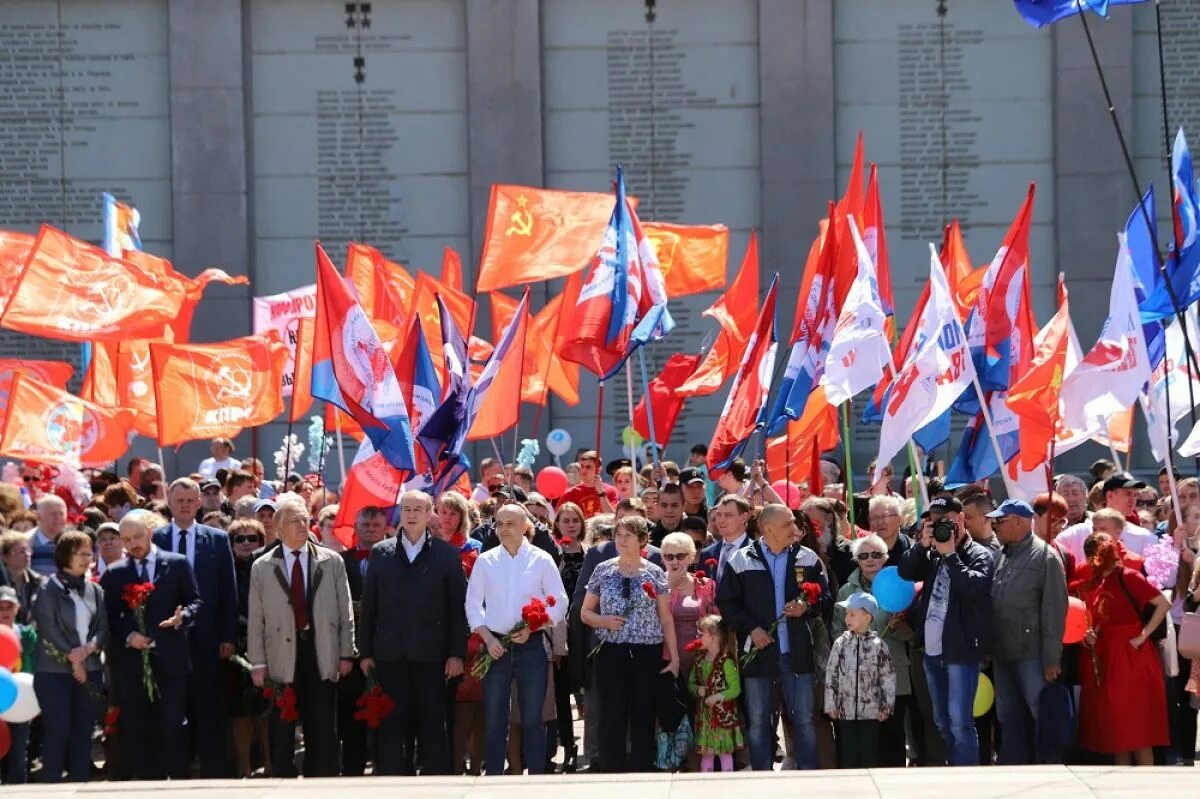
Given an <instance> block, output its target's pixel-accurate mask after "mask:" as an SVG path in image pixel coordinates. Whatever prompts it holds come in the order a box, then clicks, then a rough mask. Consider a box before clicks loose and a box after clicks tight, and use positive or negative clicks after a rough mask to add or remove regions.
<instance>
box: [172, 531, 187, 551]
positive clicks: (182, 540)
mask: <svg viewBox="0 0 1200 799" xmlns="http://www.w3.org/2000/svg"><path fill="white" fill-rule="evenodd" d="M187 537H188V531H187V530H180V531H179V548H178V549H176V550H175V551H176V552H178V553H179V554H180V555H183V556H184V557H185V558H186V557H187Z"/></svg>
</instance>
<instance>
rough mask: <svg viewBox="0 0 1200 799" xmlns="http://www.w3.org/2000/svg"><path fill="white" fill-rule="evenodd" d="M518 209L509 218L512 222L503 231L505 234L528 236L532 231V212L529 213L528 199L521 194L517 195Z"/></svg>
mask: <svg viewBox="0 0 1200 799" xmlns="http://www.w3.org/2000/svg"><path fill="white" fill-rule="evenodd" d="M517 206H518V210H516V211H513V213H512V216H510V217H509V219H511V220H512V224H511V225H509V226H508V229H507V230H505V231H504V235H505V236H513V235H517V236H529V235H530V234H532V233H533V214H531V213H529V207H528V206H529V200H528V199H526V197H525V195H524V194H522V195H520V196H518V197H517Z"/></svg>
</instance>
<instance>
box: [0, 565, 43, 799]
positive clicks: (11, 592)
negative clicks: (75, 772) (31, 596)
mask: <svg viewBox="0 0 1200 799" xmlns="http://www.w3.org/2000/svg"><path fill="white" fill-rule="evenodd" d="M20 610H21V600H20V598H19V597H18V596H17V590H16V589H15V588H13V587H12V586H11V585H5V586H0V627H12V628H13V629H14V630H15V631H16V633H17V637H18V638H19V639H20V641H21V660H20V662H19V663H18V666H17V668H15V669H13V671H23V672H25V673H26V674H32V673H33V667H34V664H35V663H37V640H38V639H37V631H36V630H35V629H33V627H31V626H30V625H28V624H17V614H18V613H19V612H20ZM4 665H5V666H11V665H12V664H10V663H5V664H4ZM8 730H9V734H10V735H11V739H12V743H11V744H10V746H9V749H8V754H7V755H5V756H4V758H3V759H2V760H0V775H2V776H3V780H0V781H2V782H3V783H4V784H5V785H23V784H24V783H25V782H27V781H28V777H29V772H28V762H27V760H26V758H27V756H28V749H29V722H25V723H23V724H13V723H10V724H9V725H8Z"/></svg>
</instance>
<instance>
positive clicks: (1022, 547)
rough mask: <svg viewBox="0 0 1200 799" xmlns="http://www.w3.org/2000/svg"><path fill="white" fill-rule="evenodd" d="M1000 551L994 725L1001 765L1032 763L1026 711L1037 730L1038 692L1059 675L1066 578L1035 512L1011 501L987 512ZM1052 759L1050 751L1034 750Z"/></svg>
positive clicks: (995, 588) (1042, 757) (995, 600)
mask: <svg viewBox="0 0 1200 799" xmlns="http://www.w3.org/2000/svg"><path fill="white" fill-rule="evenodd" d="M988 517H989V518H991V519H992V520H993V523H994V525H995V529H996V538H998V539H999V540H1000V543H1001V544H1002V545H1003V549H1002V550H1001V551H1000V554H998V555H997V556H996V571H995V574H994V576H993V578H992V609H993V612H994V614H995V615H994V628H993V634H994V638H993V649H992V658H993V661H992V663H993V667H994V670H995V681H996V712H997V717H998V719H999V722H1000V730H1001V737H1000V751H999V758H998V763H999V764H1001V765H1023V764H1027V763H1032V762H1033V747H1032V743H1033V742H1032V741H1030V739H1029V736H1028V735H1027V734H1026V722H1025V717H1026V710H1028V712H1029V714H1030V715H1031V716H1032V717H1033V720H1034V724H1035V728H1036V723H1037V717H1038V704H1039V699H1040V697H1041V695H1042V689H1043V688H1045V687H1046V684H1047V683H1048V682H1053V681H1054V680H1057V679H1058V677H1059V675H1060V674H1061V672H1062V669H1061V668H1060V663H1061V661H1062V637H1063V627H1064V625H1065V623H1066V622H1065V620H1066V615H1067V581H1066V577H1065V576H1064V575H1063V566H1062V562H1061V561H1060V560H1059V559H1058V557H1057V555H1056V554H1054V553H1053V551H1052V550H1051V549H1050V548H1049V545H1047V544H1046V542H1045V541H1043V540H1042V539H1040V538H1038V537H1037V536H1036V535H1034V534H1033V508H1032V507H1031V506H1030V505H1029V504H1028V503H1026V502H1023V501H1021V500H1019V499H1010V500H1008V501H1006V502H1004V503H1002V504H1001V505H1000V507H999V508H997V509H996V510H994V511H992V512H991V513H989V514H988ZM1038 757H1039V760H1040V761H1042V762H1053V760H1054V759H1056V758H1055V756H1054V753H1051V752H1046V751H1040V752H1039V753H1038Z"/></svg>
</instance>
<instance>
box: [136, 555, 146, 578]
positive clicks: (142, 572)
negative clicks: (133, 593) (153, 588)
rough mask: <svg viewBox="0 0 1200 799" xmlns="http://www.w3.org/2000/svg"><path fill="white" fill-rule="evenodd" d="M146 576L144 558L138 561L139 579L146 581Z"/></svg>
mask: <svg viewBox="0 0 1200 799" xmlns="http://www.w3.org/2000/svg"><path fill="white" fill-rule="evenodd" d="M146 578H147V574H146V559H145V558H142V559H141V560H139V561H138V579H139V580H141V581H142V582H146Z"/></svg>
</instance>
